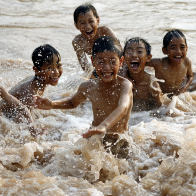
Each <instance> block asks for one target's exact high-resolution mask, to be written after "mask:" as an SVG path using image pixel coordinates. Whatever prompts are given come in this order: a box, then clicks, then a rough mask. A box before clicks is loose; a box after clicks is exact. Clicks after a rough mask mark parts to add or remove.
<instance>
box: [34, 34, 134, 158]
mask: <svg viewBox="0 0 196 196" xmlns="http://www.w3.org/2000/svg"><path fill="white" fill-rule="evenodd" d="M91 59H92V64H93V66H94V67H95V70H96V72H97V74H98V76H99V77H98V78H95V79H91V80H88V81H86V82H83V83H82V84H81V85H80V87H79V89H78V91H77V92H76V94H75V95H73V96H72V97H71V98H69V97H68V98H65V99H62V100H57V101H51V100H49V99H47V98H42V97H40V96H36V99H35V104H36V105H37V107H38V108H40V109H74V108H76V107H77V106H78V105H79V104H81V103H82V102H84V101H85V100H86V99H89V100H90V102H91V103H92V109H93V117H94V119H93V122H92V127H91V128H90V129H89V130H88V132H86V133H85V134H83V137H84V138H89V137H91V136H92V135H97V134H103V137H104V139H103V143H104V144H107V143H108V142H109V143H112V146H114V145H117V144H116V143H117V142H118V140H119V134H121V133H124V132H126V131H127V130H128V121H129V118H130V114H131V109H132V84H131V82H130V81H128V80H127V79H125V78H123V77H121V76H118V75H117V73H118V71H119V67H121V66H122V63H123V56H122V51H121V46H120V44H119V42H118V41H117V40H116V39H114V38H112V37H109V36H103V37H100V38H98V39H97V40H96V41H95V43H94V45H93V53H92V58H91ZM104 135H105V136H104ZM123 141H124V140H123ZM120 145H121V146H123V148H125V147H127V145H128V143H127V141H125V142H122V141H121V142H120ZM115 153H117V151H115ZM126 156H127V154H126Z"/></svg>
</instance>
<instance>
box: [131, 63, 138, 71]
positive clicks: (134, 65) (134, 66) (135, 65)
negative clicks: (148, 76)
mask: <svg viewBox="0 0 196 196" xmlns="http://www.w3.org/2000/svg"><path fill="white" fill-rule="evenodd" d="M139 66H140V64H139V62H131V68H132V69H135V70H136V69H138V68H139Z"/></svg>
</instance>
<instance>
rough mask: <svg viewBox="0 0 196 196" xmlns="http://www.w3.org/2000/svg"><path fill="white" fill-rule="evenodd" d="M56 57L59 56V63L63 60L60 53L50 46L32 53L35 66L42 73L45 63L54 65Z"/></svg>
mask: <svg viewBox="0 0 196 196" xmlns="http://www.w3.org/2000/svg"><path fill="white" fill-rule="evenodd" d="M54 56H57V58H58V61H60V60H61V56H60V54H59V52H58V51H57V50H56V49H55V48H54V47H52V46H51V45H49V44H45V45H43V46H39V47H38V48H36V49H35V50H34V51H33V53H32V61H33V64H34V66H35V67H36V68H37V69H38V70H39V71H40V70H41V67H42V66H43V64H44V63H46V62H48V63H52V62H53V59H54Z"/></svg>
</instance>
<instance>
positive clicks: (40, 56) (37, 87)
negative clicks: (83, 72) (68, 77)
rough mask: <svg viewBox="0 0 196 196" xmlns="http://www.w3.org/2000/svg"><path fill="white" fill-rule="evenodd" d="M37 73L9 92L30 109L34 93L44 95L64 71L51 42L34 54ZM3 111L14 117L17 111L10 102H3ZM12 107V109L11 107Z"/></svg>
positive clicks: (32, 104) (34, 68) (55, 83)
mask: <svg viewBox="0 0 196 196" xmlns="http://www.w3.org/2000/svg"><path fill="white" fill-rule="evenodd" d="M32 61H33V64H34V66H33V70H34V71H35V75H34V76H31V77H28V78H26V79H24V80H22V81H21V82H20V83H19V84H17V85H16V86H14V87H13V88H12V89H11V90H10V91H9V93H10V94H11V95H12V96H14V97H15V98H16V99H17V100H19V102H20V103H21V104H23V105H24V107H27V108H28V109H29V110H31V109H33V108H34V102H33V95H36V94H37V95H40V96H42V95H43V92H44V90H45V88H46V87H47V86H48V85H52V86H55V85H57V84H58V80H59V78H60V76H61V74H62V72H63V68H62V64H61V57H60V54H59V52H58V51H57V50H56V49H55V48H53V47H52V46H50V45H49V44H46V45H43V46H40V47H38V48H36V49H35V50H34V52H33V54H32ZM0 107H1V112H2V114H4V115H5V116H7V117H9V118H12V117H14V118H15V116H16V112H14V111H13V110H12V108H13V107H12V105H10V103H9V102H1V105H0ZM10 108H11V109H10Z"/></svg>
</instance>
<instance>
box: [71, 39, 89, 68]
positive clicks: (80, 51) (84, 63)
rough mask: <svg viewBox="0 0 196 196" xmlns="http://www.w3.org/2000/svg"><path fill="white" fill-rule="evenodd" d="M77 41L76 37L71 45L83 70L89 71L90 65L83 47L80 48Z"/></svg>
mask: <svg viewBox="0 0 196 196" xmlns="http://www.w3.org/2000/svg"><path fill="white" fill-rule="evenodd" d="M78 42H79V40H78V39H76V38H75V39H74V40H73V41H72V45H73V48H74V50H75V52H76V55H77V58H78V61H79V63H80V65H81V67H82V69H83V70H84V71H90V70H89V69H90V66H91V65H90V64H89V62H88V59H87V58H86V55H85V52H84V49H83V48H82V46H81V45H80V44H78Z"/></svg>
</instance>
